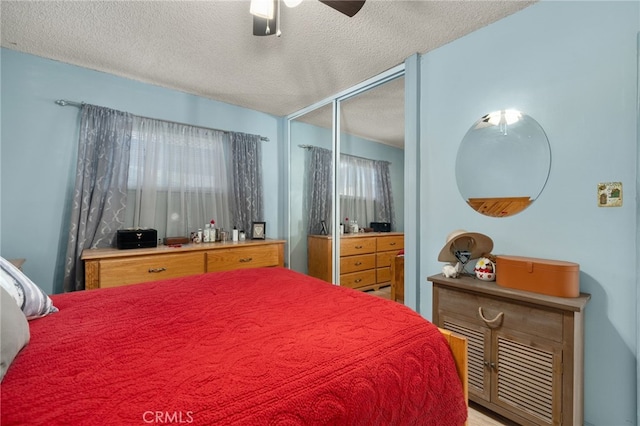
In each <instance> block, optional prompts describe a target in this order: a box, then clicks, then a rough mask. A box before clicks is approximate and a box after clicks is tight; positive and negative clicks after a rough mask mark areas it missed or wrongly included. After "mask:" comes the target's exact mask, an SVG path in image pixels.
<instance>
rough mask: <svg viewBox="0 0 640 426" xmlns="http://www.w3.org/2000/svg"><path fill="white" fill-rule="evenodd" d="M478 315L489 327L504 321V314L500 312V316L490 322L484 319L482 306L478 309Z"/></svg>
mask: <svg viewBox="0 0 640 426" xmlns="http://www.w3.org/2000/svg"><path fill="white" fill-rule="evenodd" d="M478 314H479V315H480V318H482V321H484V322H485V323H487V325H494V324H495V323H497V322H498V321H500V320H501V319H502V317H503V316H504V312H500V313H499V314H498V315H496V317H495V318H494V319H492V320H488V319H486V318H485V317H484V314H483V313H482V306H480V307H479V308H478Z"/></svg>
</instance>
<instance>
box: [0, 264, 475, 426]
mask: <svg viewBox="0 0 640 426" xmlns="http://www.w3.org/2000/svg"><path fill="white" fill-rule="evenodd" d="M51 300H52V301H53V304H54V305H55V307H56V308H57V309H58V312H54V313H51V314H48V315H46V316H44V317H42V318H38V319H33V320H31V321H29V329H30V335H31V337H30V341H29V343H28V344H27V345H26V346H24V348H23V349H22V350H21V351H20V352H19V353H18V354H17V356H16V357H15V359H14V360H13V362H12V363H11V365H10V366H9V368H8V370H7V371H6V374H5V376H4V378H3V380H2V385H1V391H0V392H1V395H0V401H1V412H2V414H1V416H2V422H1V423H2V425H22V424H48V425H54V424H74V425H81V424H85V425H95V424H110V425H118V424H123V425H135V424H150V423H191V424H197V425H209V424H221V425H233V424H237V425H328V424H334V425H400V424H407V425H409V424H412V425H413V424H415V425H418V424H422V425H438V426H446V425H462V424H464V423H465V422H466V418H467V405H466V404H467V401H466V397H465V392H466V377H465V374H466V373H465V371H464V369H465V364H464V363H465V359H464V356H465V355H466V351H465V347H464V345H465V342H464V341H463V340H459V339H457V338H456V337H455V336H453V335H451V334H450V333H446V332H444V331H442V330H439V329H438V328H437V327H435V326H434V325H433V324H431V323H430V322H428V321H426V320H424V319H423V318H422V317H421V316H420V315H418V314H416V313H415V312H413V311H412V310H410V309H409V308H406V307H404V306H402V305H400V304H398V303H395V302H392V301H390V300H384V299H381V298H378V297H375V296H371V295H367V294H365V293H362V292H358V291H355V290H351V289H348V288H344V287H339V286H333V285H330V284H328V283H326V282H324V281H321V280H318V279H315V278H312V277H308V276H306V275H302V274H300V273H297V272H294V271H291V270H288V269H285V268H259V269H245V270H237V271H228V272H218V273H209V274H201V275H196V276H191V277H184V278H177V279H171V280H166V281H158V282H152V283H143V284H137V285H131V286H124V287H117V288H107V289H100V290H90V291H82V292H74V293H67V294H61V295H53V296H51ZM459 345H461V346H459ZM452 351H453V352H457V354H456V356H455V357H454V356H453V355H452ZM458 355H460V356H458ZM461 378H462V379H461Z"/></svg>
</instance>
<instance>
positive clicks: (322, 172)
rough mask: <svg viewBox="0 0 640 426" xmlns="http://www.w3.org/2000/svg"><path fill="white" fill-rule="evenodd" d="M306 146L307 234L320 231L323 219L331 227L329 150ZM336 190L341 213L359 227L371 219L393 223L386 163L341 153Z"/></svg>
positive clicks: (331, 160) (387, 165)
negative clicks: (307, 158) (307, 170)
mask: <svg viewBox="0 0 640 426" xmlns="http://www.w3.org/2000/svg"><path fill="white" fill-rule="evenodd" d="M306 148H308V149H309V177H308V184H309V188H308V195H307V197H308V200H309V201H308V204H309V208H308V211H309V222H308V232H309V234H320V233H321V230H322V221H325V222H326V224H327V228H328V229H331V211H332V210H331V209H332V204H333V203H332V200H331V187H332V179H331V170H332V164H333V159H332V157H333V156H332V152H331V151H330V150H327V149H324V148H319V147H313V146H311V147H306ZM338 178H339V183H338V193H339V194H340V216H341V217H342V218H349V220H350V221H357V222H358V224H359V226H360V227H369V224H370V223H371V222H389V223H391V224H392V225H391V226H392V229H393V226H394V221H395V218H394V209H393V193H392V189H391V174H390V171H389V162H387V161H377V160H370V159H366V158H361V157H356V156H352V155H346V154H342V155H340V170H339V176H338Z"/></svg>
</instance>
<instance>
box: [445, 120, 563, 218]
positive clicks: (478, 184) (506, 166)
mask: <svg viewBox="0 0 640 426" xmlns="http://www.w3.org/2000/svg"><path fill="white" fill-rule="evenodd" d="M550 169H551V149H550V146H549V141H548V139H547V135H546V134H545V132H544V130H543V129H542V127H541V126H540V124H538V122H537V121H536V120H534V119H533V118H532V117H530V116H529V115H527V114H524V113H523V112H521V111H517V110H512V109H505V110H500V111H495V112H492V113H489V114H486V115H484V116H482V117H481V118H480V119H479V120H477V121H476V122H475V123H474V124H473V126H471V128H470V129H469V131H468V132H467V133H466V135H465V136H464V138H463V139H462V142H461V143H460V147H459V149H458V155H457V158H456V181H457V184H458V190H459V191H460V194H461V195H462V197H463V198H464V200H465V201H466V202H467V204H468V205H469V206H470V207H471V208H473V209H474V210H475V211H477V212H479V213H482V214H484V215H487V216H492V217H505V216H511V215H514V214H516V213H519V212H521V211H522V210H524V209H526V208H527V207H529V205H530V204H531V203H533V201H535V200H536V198H538V196H539V195H540V193H541V192H542V190H543V188H544V186H545V184H546V182H547V178H548V176H549V171H550Z"/></svg>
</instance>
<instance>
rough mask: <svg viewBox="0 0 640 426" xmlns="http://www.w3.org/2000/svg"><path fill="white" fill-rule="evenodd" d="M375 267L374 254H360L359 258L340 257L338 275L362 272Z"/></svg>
mask: <svg viewBox="0 0 640 426" xmlns="http://www.w3.org/2000/svg"><path fill="white" fill-rule="evenodd" d="M375 267H376V255H375V254H361V255H359V256H342V257H340V273H341V274H348V273H350V272H357V271H364V270H365V269H373V268H375Z"/></svg>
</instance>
